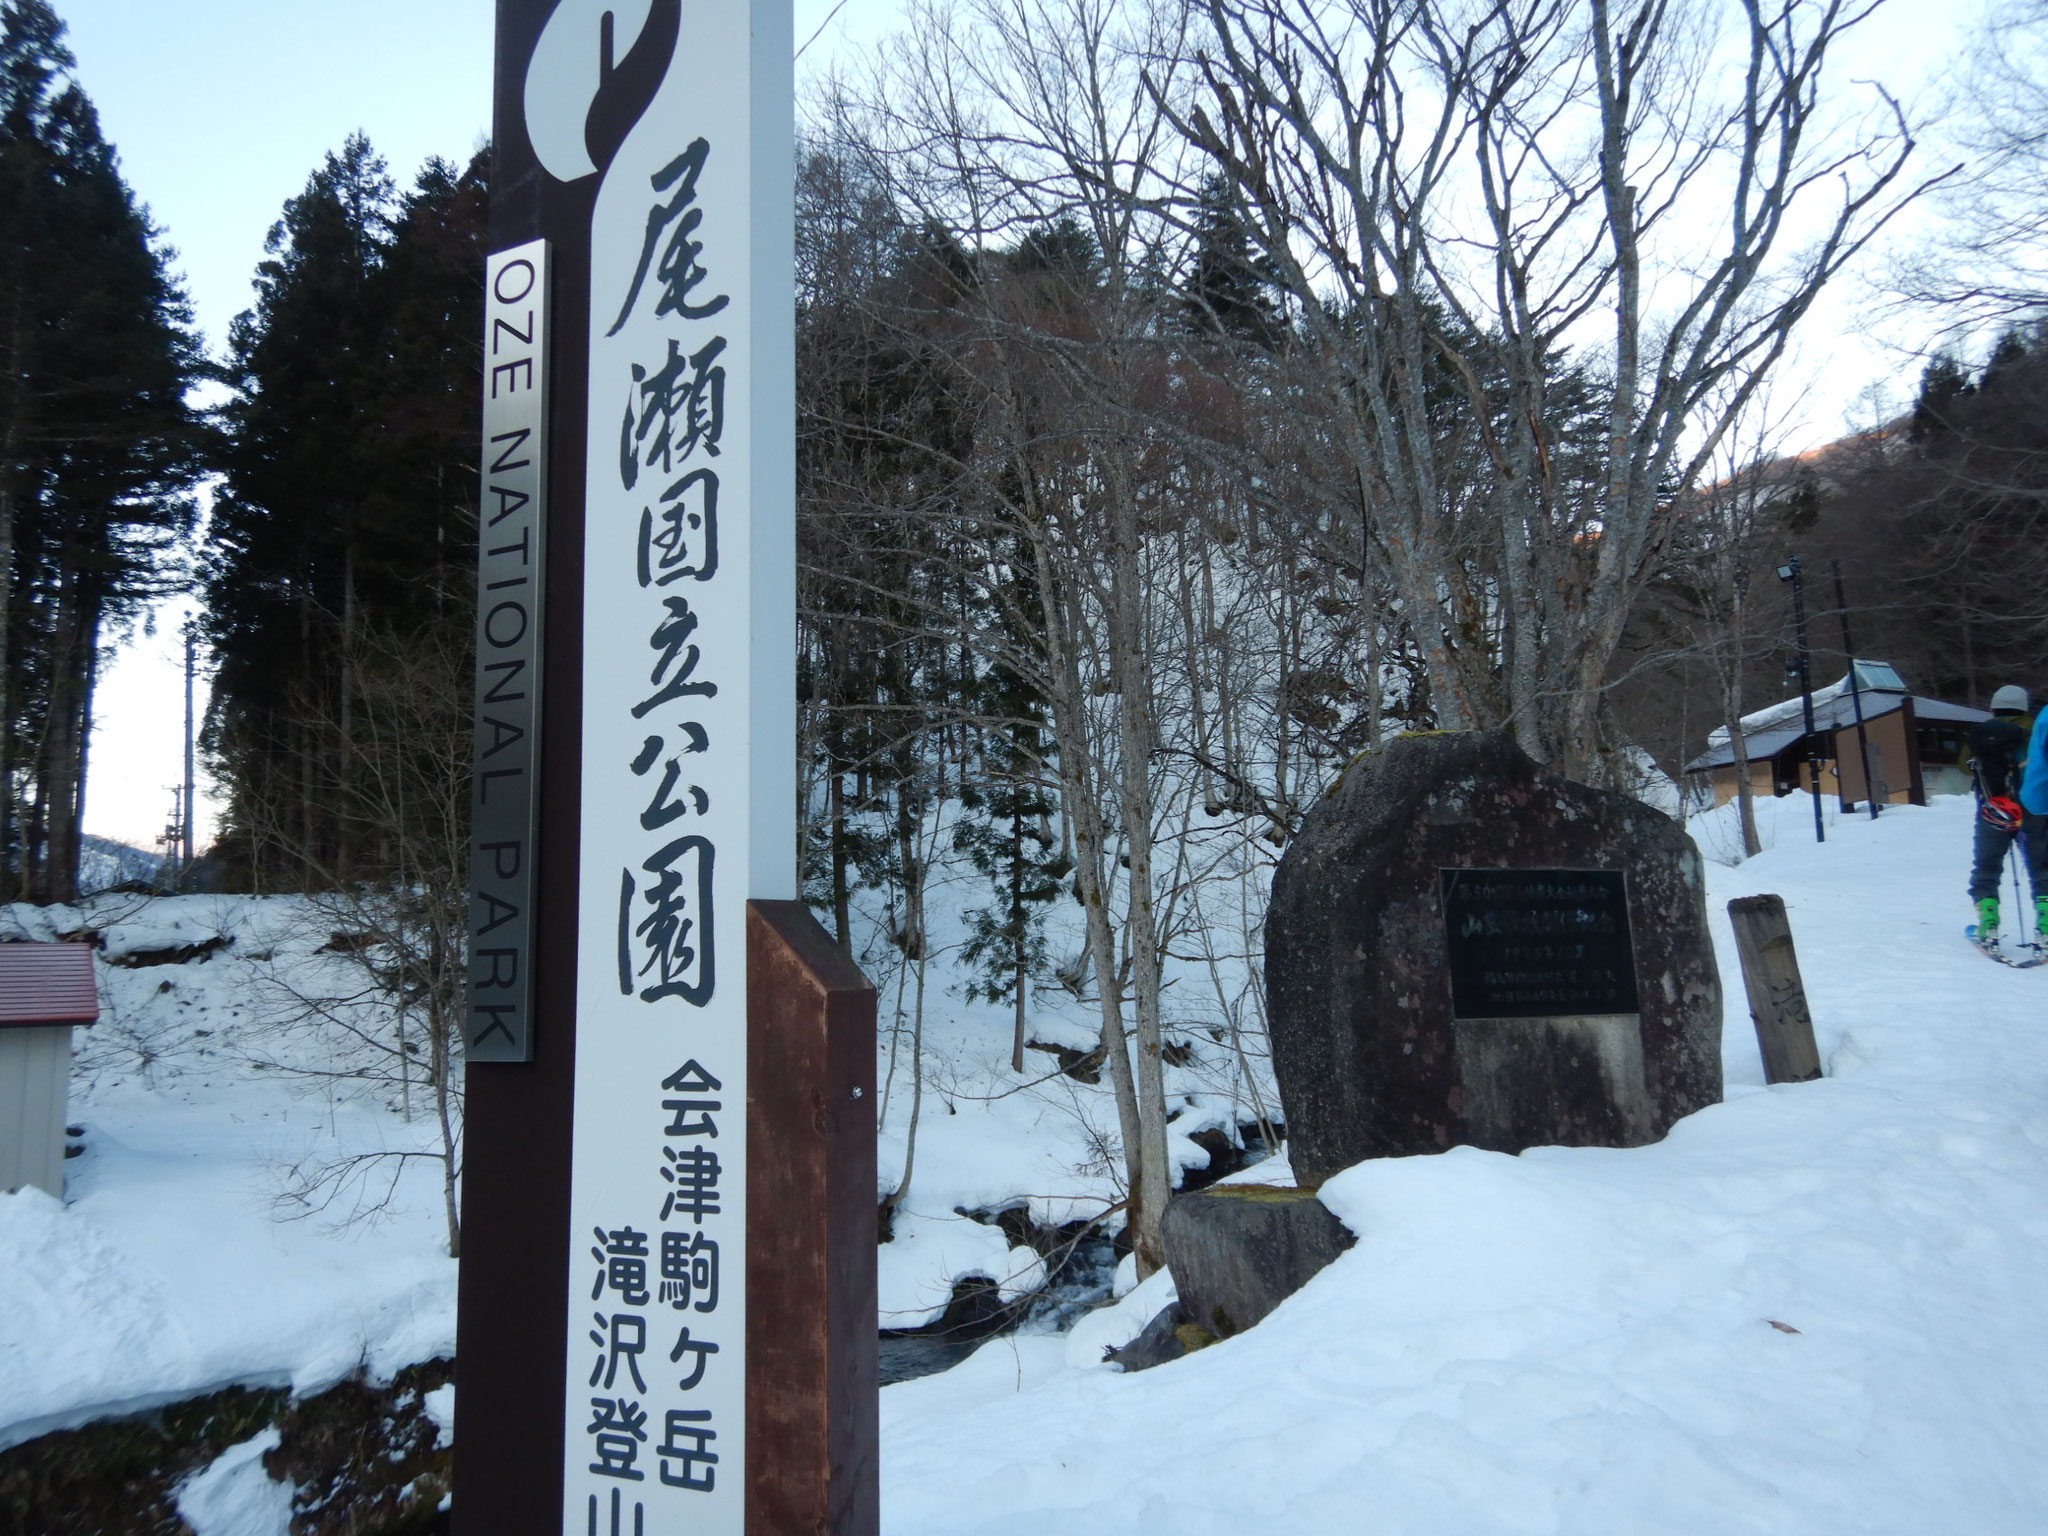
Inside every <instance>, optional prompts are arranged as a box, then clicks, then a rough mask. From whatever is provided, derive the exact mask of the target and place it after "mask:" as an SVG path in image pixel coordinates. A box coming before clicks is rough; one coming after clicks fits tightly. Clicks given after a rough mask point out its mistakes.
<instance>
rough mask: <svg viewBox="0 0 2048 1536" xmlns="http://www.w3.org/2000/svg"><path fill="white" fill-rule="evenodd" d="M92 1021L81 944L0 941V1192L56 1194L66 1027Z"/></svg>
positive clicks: (60, 1172) (88, 954) (94, 999)
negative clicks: (29, 1189) (27, 1188)
mask: <svg viewBox="0 0 2048 1536" xmlns="http://www.w3.org/2000/svg"><path fill="white" fill-rule="evenodd" d="M99 1016H100V999H99V988H98V986H97V985H96V984H95V982H94V978H93V966H92V950H91V948H90V947H89V946H87V945H84V944H0V1191H12V1190H16V1189H20V1188H21V1187H22V1186H23V1185H25V1184H33V1185H35V1186H37V1187H38V1188H39V1189H45V1190H48V1191H49V1192H50V1193H51V1194H53V1195H55V1196H56V1197H57V1198H58V1199H60V1200H61V1199H62V1198H63V1197H64V1120H65V1113H66V1110H67V1109H68V1107H69V1105H68V1096H69V1092H70V1087H71V1030H72V1027H73V1026H74V1025H78V1024H91V1023H93V1022H94V1021H95V1020H97V1019H98V1018H99Z"/></svg>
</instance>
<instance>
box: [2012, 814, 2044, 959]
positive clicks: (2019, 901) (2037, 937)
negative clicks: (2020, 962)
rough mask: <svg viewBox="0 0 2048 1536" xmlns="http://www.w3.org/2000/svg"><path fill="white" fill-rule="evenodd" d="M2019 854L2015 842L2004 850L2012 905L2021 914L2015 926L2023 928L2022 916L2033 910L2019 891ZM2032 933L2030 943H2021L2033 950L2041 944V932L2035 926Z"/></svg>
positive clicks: (2031, 905)
mask: <svg viewBox="0 0 2048 1536" xmlns="http://www.w3.org/2000/svg"><path fill="white" fill-rule="evenodd" d="M2021 835H2022V836H2024V835H2025V834H2024V833H2022V834H2021ZM2019 852H2020V850H2019V845H2018V843H2017V842H2015V843H2014V844H2013V846H2011V847H2009V848H2007V849H2006V850H2005V862H2006V863H2007V864H2009V865H2011V866H2012V899H2013V904H2014V905H2015V906H2016V907H2017V908H2018V909H2019V911H2020V913H2021V914H2022V916H2021V918H2020V921H2019V923H2018V924H2016V925H2015V926H2025V925H2026V923H2027V921H2028V919H2027V917H2026V916H2025V915H2024V914H2027V913H2030V912H2032V910H2033V903H2032V902H2030V901H2028V900H2027V899H2026V895H2025V893H2024V892H2022V891H2021V889H2020V857H2019ZM2032 931H2033V935H2034V937H2033V938H2032V940H2031V941H2022V942H2024V943H2026V944H2027V947H2028V948H2033V947H2034V946H2035V945H2038V944H2039V943H2040V942H2041V930H2040V928H2039V927H2038V926H2036V927H2035V928H2034V929H2033V930H2032Z"/></svg>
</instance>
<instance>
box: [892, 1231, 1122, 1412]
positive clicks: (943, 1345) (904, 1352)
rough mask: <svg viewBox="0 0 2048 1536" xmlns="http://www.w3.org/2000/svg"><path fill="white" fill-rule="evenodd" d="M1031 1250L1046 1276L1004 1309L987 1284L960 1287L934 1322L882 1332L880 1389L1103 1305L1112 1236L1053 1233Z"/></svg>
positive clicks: (1055, 1329)
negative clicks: (1042, 1261)
mask: <svg viewBox="0 0 2048 1536" xmlns="http://www.w3.org/2000/svg"><path fill="white" fill-rule="evenodd" d="M1032 1246H1034V1247H1037V1248H1039V1251H1040V1252H1041V1253H1042V1254H1046V1248H1047V1247H1050V1248H1052V1252H1051V1253H1049V1254H1046V1261H1047V1263H1048V1265H1049V1266H1051V1268H1052V1274H1051V1276H1050V1277H1049V1278H1048V1280H1047V1281H1046V1284H1045V1287H1044V1289H1042V1290H1040V1291H1038V1292H1037V1293H1036V1294H1034V1295H1031V1296H1026V1297H1021V1298H1019V1299H1018V1300H1017V1301H1015V1302H1011V1303H1008V1304H1007V1305H1006V1304H1005V1303H1003V1302H1002V1301H1001V1300H1000V1299H999V1298H998V1297H997V1296H996V1294H995V1287H994V1284H993V1282H991V1281H986V1280H983V1281H979V1282H977V1281H974V1280H968V1281H964V1282H962V1284H961V1287H960V1289H959V1290H958V1291H956V1292H955V1294H954V1300H953V1304H952V1305H951V1306H950V1307H948V1308H947V1309H946V1315H945V1316H944V1317H942V1318H940V1319H939V1321H938V1322H936V1323H933V1324H930V1325H929V1326H927V1327H924V1328H916V1329H894V1330H884V1331H883V1333H882V1339H881V1355H882V1385H883V1386H885V1387H886V1386H889V1385H891V1384H892V1383H894V1382H899V1381H914V1380H916V1379H917V1378H918V1377H920V1376H931V1375H934V1374H936V1373H937V1372H939V1371H944V1370H950V1369H951V1368H952V1367H954V1366H956V1365H958V1364H959V1363H960V1362H961V1361H962V1360H965V1359H966V1358H967V1357H968V1356H969V1355H971V1354H973V1353H974V1352H975V1351H976V1350H977V1349H979V1348H980V1347H981V1346H982V1345H983V1344H985V1343H986V1342H987V1341H988V1340H990V1339H992V1338H995V1337H996V1336H997V1335H999V1334H1005V1333H1015V1332H1017V1331H1019V1330H1025V1331H1029V1332H1031V1333H1062V1332H1064V1331H1066V1330H1067V1329H1069V1328H1071V1327H1073V1326H1074V1323H1075V1322H1076V1320H1078V1319H1079V1318H1080V1317H1082V1316H1083V1315H1084V1314H1086V1313H1089V1312H1092V1311H1094V1310H1095V1309H1096V1308H1097V1307H1101V1306H1107V1305H1108V1304H1109V1300H1110V1286H1111V1283H1112V1281H1113V1280H1114V1279H1115V1277H1116V1261H1117V1251H1116V1242H1115V1240H1114V1239H1113V1238H1109V1237H1104V1236H1100V1235H1094V1234H1091V1235H1089V1236H1085V1237H1081V1238H1078V1239H1076V1238H1073V1237H1071V1236H1065V1235H1061V1234H1057V1233H1055V1234H1053V1241H1049V1242H1047V1243H1045V1244H1043V1245H1041V1244H1040V1243H1037V1242H1034V1243H1033V1244H1032Z"/></svg>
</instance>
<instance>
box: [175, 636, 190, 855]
mask: <svg viewBox="0 0 2048 1536" xmlns="http://www.w3.org/2000/svg"><path fill="white" fill-rule="evenodd" d="M192 624H193V621H192V620H191V619H189V618H188V619H186V620H185V795H184V800H183V802H182V803H183V806H184V814H183V815H182V816H181V817H180V818H179V822H180V827H179V832H180V846H179V849H178V886H179V888H180V889H181V890H182V889H183V888H184V887H185V885H186V884H187V883H188V882H189V881H190V880H191V878H192V811H193V800H192V788H193V784H192V727H193V719H192V651H193V635H192Z"/></svg>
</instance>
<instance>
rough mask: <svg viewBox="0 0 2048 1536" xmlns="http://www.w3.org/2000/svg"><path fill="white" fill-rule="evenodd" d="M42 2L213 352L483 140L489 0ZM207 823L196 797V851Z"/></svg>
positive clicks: (108, 770)
mask: <svg viewBox="0 0 2048 1536" xmlns="http://www.w3.org/2000/svg"><path fill="white" fill-rule="evenodd" d="M53 3H54V4H55V5H56V8H57V10H58V13H59V14H60V15H61V16H62V17H63V18H64V19H65V21H66V22H67V23H69V25H70V29H71V44H72V48H73V51H74V52H75V53H76V54H77V56H78V68H79V76H80V79H81V80H82V82H83V84H84V86H85V88H86V90H87V91H88V92H89V93H90V94H91V96H92V98H93V100H94V101H95V102H96V103H97V104H98V106H99V109H100V114H101V118H102V121H103V123H104V125H105V128H106V132H107V136H108V137H109V138H110V139H111V140H112V141H113V142H114V144H115V145H116V146H117V147H118V149H119V150H120V154H121V159H122V164H123V166H124V168H125V170H126V173H127V176H128V180H129V182H130V184H131V185H132V186H133V187H134V188H135V190H136V192H137V194H138V195H139V196H140V197H141V198H142V199H143V200H144V201H145V202H147V203H148V204H149V205H150V208H151V210H152V212H153V213H154V214H155V216H156V219H157V221H158V223H160V224H161V225H163V226H164V228H165V230H166V232H167V235H168V237H169V240H170V242H171V244H173V245H174V246H175V247H176V248H177V249H178V251H179V263H178V265H179V267H180V269H181V270H182V271H183V273H184V274H185V277H186V281H187V285H188V288H189V291H190V293H191V295H192V298H193V300H194V303H195V305H196V307H197V310H198V318H199V321H200V324H201V326H202V327H203V328H204V330H205V332H206V336H207V340H208V342H209V344H210V345H211V346H213V347H214V348H215V349H218V348H219V346H220V344H221V343H222V341H223V340H224V338H225V335H226V329H227V324H228V322H229V320H231V319H232V318H233V316H234V315H235V314H236V313H237V312H239V311H240V310H242V309H245V308H246V307H247V306H248V303H249V299H250V287H249V283H250V277H251V274H252V273H253V271H254V269H255V265H256V263H257V261H258V260H260V259H261V257H262V254H263V241H264V236H265V234H266V232H267V231H268V230H269V228H270V226H271V225H272V223H274V222H275V221H276V219H277V216H278V212H279V210H280V208H281V207H282V205H283V203H284V201H285V199H287V198H289V197H292V196H294V195H295V194H296V193H297V192H298V191H299V190H300V189H301V188H302V187H303V186H304V185H305V181H306V177H307V174H308V173H309V172H310V171H311V170H312V168H313V167H314V166H315V165H316V164H317V163H318V162H319V160H320V157H321V156H322V155H323V154H325V153H326V152H327V151H329V150H331V149H334V148H336V147H337V146H339V145H340V143H341V142H342V140H343V138H344V137H346V136H347V134H348V133H350V132H351V131H352V130H354V129H357V128H361V129H363V130H364V131H365V132H367V133H368V134H369V136H370V138H371V140H372V142H373V143H374V144H375V145H376V146H377V148H378V149H379V150H380V151H382V153H383V154H384V156H385V157H386V159H387V160H388V161H389V163H390V166H391V170H392V174H393V175H394V176H395V177H396V178H397V179H398V180H399V182H400V184H401V185H403V184H404V183H406V182H408V181H409V180H410V179H411V178H412V176H413V175H414V173H415V172H416V171H417V170H418V169H419V166H420V164H421V163H422V162H423V161H424V160H425V159H426V158H427V157H428V156H429V155H436V154H438V155H442V156H444V157H446V158H448V159H450V160H454V161H457V162H460V161H462V160H464V159H466V158H467V157H468V155H469V154H470V153H471V152H472V151H473V150H474V149H475V148H476V146H477V145H478V144H479V143H480V142H482V140H483V137H484V135H485V133H486V132H487V130H488V126H489V113H490V78H489V76H490V63H491V35H490V34H491V22H492V12H493V6H492V3H491V0H53ZM794 4H795V21H796V36H797V38H798V40H799V41H800V42H801V41H802V40H804V39H807V38H809V37H811V36H812V35H813V33H815V32H818V30H819V28H820V27H821V26H823V27H824V32H823V35H822V36H820V38H819V40H818V42H817V44H816V46H815V47H814V48H813V49H812V50H811V52H810V54H809V55H808V56H807V57H806V58H805V60H804V61H803V62H804V67H805V69H806V70H808V69H810V68H813V67H817V66H824V65H829V64H830V63H832V62H833V61H834V60H835V59H847V58H851V57H853V56H855V55H857V54H859V53H860V52H861V51H862V50H863V49H864V47H865V46H866V45H868V44H871V43H872V42H873V41H875V40H876V39H877V38H879V37H881V36H883V35H885V34H886V33H887V32H888V31H889V30H890V28H891V27H892V26H894V25H895V24H896V22H897V20H898V18H899V17H900V15H901V13H902V9H903V0H845V3H844V4H843V5H839V4H837V3H836V0H794ZM1977 4H1978V0H1965V5H1964V6H1962V7H1956V6H1951V5H1947V4H1941V5H1936V4H1934V3H1932V0H1893V4H1892V5H1891V6H1890V7H1889V8H1888V12H1887V14H1886V15H1884V16H1883V17H1882V18H1881V20H1880V21H1879V23H1878V24H1877V25H1876V26H1875V27H1873V28H1872V29H1870V30H1869V32H1868V33H1867V35H1865V36H1864V37H1862V38H1861V39H1859V40H1858V46H1857V47H1856V48H1855V50H1854V51H1853V58H1852V60H1851V61H1847V62H1849V66H1850V67H1848V68H1846V69H1843V70H1842V73H1843V74H1845V75H1848V76H1851V77H1855V76H1867V75H1879V76H1885V77H1888V78H1891V79H1892V80H1893V81H1894V83H1895V84H1898V85H1901V86H1902V87H1904V88H1906V89H1908V90H1911V89H1914V88H1916V87H1917V86H1918V85H1920V84H1922V83H1924V80H1925V78H1926V76H1927V74H1928V72H1929V71H1931V70H1933V69H1934V68H1936V67H1937V66H1938V64H1939V61H1940V60H1942V59H1943V58H1944V57H1945V56H1946V55H1948V54H1949V53H1950V51H1951V49H1952V47H1953V40H1954V37H1955V33H1956V27H1957V20H1956V18H1957V16H1958V14H1959V11H1962V10H1967V11H1974V10H1975V9H1976V8H1977ZM1841 62H1844V61H1838V64H1839V63H1841ZM1902 73H1903V74H1910V75H1913V76H1916V77H1918V78H1915V79H1907V80H1900V79H1898V78H1897V77H1898V76H1899V75H1900V74H1902ZM1857 308H1858V305H1857V303H1856V300H1855V298H1854V296H1853V295H1852V294H1850V293H1849V292H1848V291H1846V290H1838V292H1837V293H1836V294H1834V295H1830V296H1829V297H1828V298H1827V299H1825V300H1824V301H1823V303H1822V305H1821V306H1820V308H1819V309H1817V311H1816V313H1815V314H1814V316H1813V317H1812V320H1811V322H1810V323H1809V327H1808V329H1809V332H1810V333H1811V334H1810V335H1809V339H1808V343H1807V345H1806V347H1805V349H1804V356H1803V358H1802V359H1801V361H1800V362H1799V363H1797V364H1794V365H1792V366H1791V367H1789V368H1788V369H1787V370H1786V372H1787V373H1788V374H1793V375H1796V376H1797V379H1798V382H1797V383H1794V382H1793V380H1792V379H1787V381H1786V382H1787V383H1788V385H1791V386H1792V392H1793V393H1795V394H1800V395H1803V396H1804V397H1806V398H1807V399H1808V400H1809V402H1817V404H1815V405H1814V407H1813V408H1812V409H1811V410H1809V411H1808V412H1807V415H1808V416H1809V418H1810V421H1811V426H1810V428H1809V429H1808V435H1809V436H1811V437H1813V438H1815V439H1820V438H1824V437H1827V436H1830V435H1833V434H1835V433H1838V432H1839V431H1841V430H1842V424H1843V423H1842V415H1843V407H1845V406H1846V405H1847V404H1848V403H1849V401H1850V400H1851V398H1852V397H1853V395H1854V391H1855V388H1856V387H1857V386H1858V385H1860V383H1861V382H1862V381H1864V380H1867V379H1869V378H1870V377H1872V375H1873V373H1876V372H1883V371H1897V370H1898V368H1900V367H1902V366H1904V365H1903V364H1901V363H1900V362H1899V360H1898V359H1897V358H1896V356H1895V355H1894V356H1892V357H1890V358H1887V357H1886V356H1885V355H1884V354H1883V353H1882V351H1881V348H1880V347H1879V346H1878V345H1877V344H1874V343H1872V342H1871V341H1870V340H1869V339H1867V338H1864V337H1861V336H1860V335H1859V334H1858V329H1859V324H1858V322H1859V317H1858V315H1857V313H1856V310H1857ZM1848 381H1854V382H1853V383H1850V382H1848ZM174 628H175V618H174V615H172V614H170V613H166V614H165V615H163V616H162V618H161V619H160V623H159V631H160V633H159V635H158V637H157V638H155V639H153V640H152V639H148V638H143V637H138V638H137V639H136V641H135V642H134V643H133V644H132V645H130V646H128V647H126V648H125V649H124V651H123V652H122V654H121V656H120V658H119V659H118V660H117V661H116V663H115V664H114V665H113V666H112V667H110V668H109V669H108V670H107V673H106V674H105V676H104V678H103V680H102V684H101V691H100V708H99V725H98V728H97V729H96V731H95V733H94V742H93V752H94V758H93V764H94V766H93V770H92V777H91V785H90V790H89V793H88V797H87V809H86V824H87V826H88V827H89V828H90V829H91V830H93V831H94V832H98V833H101V834H104V835H106V836H111V837H118V838H121V839H123V840H125V841H129V842H134V843H138V844H141V845H143V846H147V845H148V844H149V843H150V842H151V841H152V840H153V839H154V838H155V836H156V835H157V833H158V832H159V831H160V830H161V829H162V826H163V822H164V818H165V814H166V812H167V811H168V809H169V806H170V786H171V785H172V784H174V783H175V782H176V780H177V776H178V772H179V766H178V765H179V747H178V736H179V729H180V720H181V703H180V697H181V696H180V689H179V687H178V676H177V667H176V664H175V662H174V661H173V659H172V653H173V650H174V649H175V645H174V642H173V641H172V639H171V638H170V631H172V630H173V629H174ZM211 821H212V818H211V816H210V815H209V814H208V808H207V806H206V805H205V804H204V803H203V802H202V805H201V816H200V833H201V841H202V842H204V841H205V838H206V836H207V834H208V832H209V830H210V827H211Z"/></svg>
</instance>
